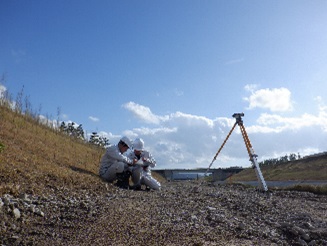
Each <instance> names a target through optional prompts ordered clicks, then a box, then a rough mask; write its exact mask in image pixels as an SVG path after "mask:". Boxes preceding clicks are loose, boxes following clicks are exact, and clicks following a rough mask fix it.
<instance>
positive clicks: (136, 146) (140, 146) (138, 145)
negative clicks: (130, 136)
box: [133, 138, 144, 151]
mask: <svg viewBox="0 0 327 246" xmlns="http://www.w3.org/2000/svg"><path fill="white" fill-rule="evenodd" d="M143 147H144V141H143V139H142V138H136V139H135V140H134V142H133V149H135V150H138V151H142V150H143Z"/></svg>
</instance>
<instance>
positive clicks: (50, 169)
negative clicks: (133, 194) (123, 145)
mask: <svg viewBox="0 0 327 246" xmlns="http://www.w3.org/2000/svg"><path fill="white" fill-rule="evenodd" d="M0 110H1V111H0V146H1V147H0V196H1V195H2V194H4V193H10V194H14V195H18V194H21V193H25V192H27V193H37V194H40V193H45V192H47V190H49V189H54V188H55V187H66V188H71V189H94V190H96V189H99V188H100V189H101V188H103V187H104V186H105V183H104V182H103V181H102V180H101V179H100V178H99V177H98V168H99V162H100V159H101V157H102V155H103V154H104V151H105V150H104V149H102V148H99V147H95V146H92V145H90V144H87V143H84V142H79V141H78V140H75V139H72V138H70V137H68V136H67V135H64V134H62V133H60V132H58V131H56V130H53V129H51V128H49V127H47V126H44V125H42V124H39V123H38V122H37V121H36V120H34V119H33V118H32V117H30V116H24V115H21V114H19V113H15V112H13V111H12V110H11V109H9V108H8V107H5V106H0ZM155 175H156V174H154V176H155ZM156 178H157V177H156ZM159 179H160V177H159Z"/></svg>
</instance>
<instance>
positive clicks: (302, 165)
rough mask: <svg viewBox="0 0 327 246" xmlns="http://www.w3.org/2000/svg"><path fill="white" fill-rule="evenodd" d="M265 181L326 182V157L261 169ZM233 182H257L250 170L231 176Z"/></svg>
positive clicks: (252, 171) (300, 160)
mask: <svg viewBox="0 0 327 246" xmlns="http://www.w3.org/2000/svg"><path fill="white" fill-rule="evenodd" d="M261 171H262V174H263V176H264V178H265V180H267V181H281V180H327V155H324V156H317V157H310V158H305V159H299V160H296V161H290V162H287V163H281V164H278V165H273V166H266V167H263V168H261ZM233 180H235V181H251V180H257V178H256V176H255V171H254V170H253V169H252V168H248V169H245V170H243V171H242V172H240V173H238V174H236V175H234V176H233Z"/></svg>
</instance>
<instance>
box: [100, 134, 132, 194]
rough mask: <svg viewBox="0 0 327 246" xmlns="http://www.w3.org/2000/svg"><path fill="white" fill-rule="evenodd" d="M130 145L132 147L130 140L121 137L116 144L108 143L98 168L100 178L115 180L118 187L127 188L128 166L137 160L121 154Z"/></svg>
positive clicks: (129, 173)
mask: <svg viewBox="0 0 327 246" xmlns="http://www.w3.org/2000/svg"><path fill="white" fill-rule="evenodd" d="M130 147H132V142H131V140H130V139H129V138H127V137H122V138H121V139H120V141H119V143H118V144H117V145H110V146H109V147H108V148H107V149H106V153H105V154H104V155H103V157H102V159H101V161H100V168H99V175H100V177H101V178H102V179H104V180H105V181H108V182H114V181H115V180H117V186H118V187H120V188H125V189H128V188H129V177H130V175H131V172H130V171H129V167H132V166H133V165H134V164H135V163H136V162H137V160H136V159H135V160H134V159H133V158H128V157H126V156H125V155H123V154H124V153H125V152H126V151H127V150H128V149H129V148H130Z"/></svg>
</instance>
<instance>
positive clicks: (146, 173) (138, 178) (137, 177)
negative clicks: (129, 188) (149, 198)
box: [128, 150, 161, 190]
mask: <svg viewBox="0 0 327 246" xmlns="http://www.w3.org/2000/svg"><path fill="white" fill-rule="evenodd" d="M128 157H129V158H130V159H132V160H133V159H137V160H139V161H138V162H137V163H136V164H135V166H133V167H132V168H131V171H132V181H133V183H134V185H142V184H144V185H146V186H148V187H149V188H151V189H154V190H160V188H161V184H160V183H159V182H158V181H157V180H156V179H154V178H153V177H152V176H151V168H152V167H155V166H156V161H155V159H154V158H153V157H152V155H151V154H150V153H149V152H148V151H146V150H143V151H142V152H141V154H140V156H137V155H136V154H135V153H134V152H133V151H132V152H130V153H129V154H128ZM143 158H144V159H145V161H142V160H143ZM139 163H141V164H139Z"/></svg>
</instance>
